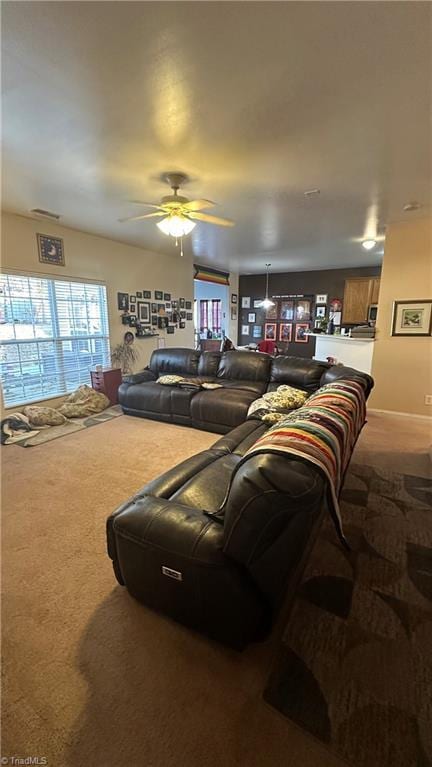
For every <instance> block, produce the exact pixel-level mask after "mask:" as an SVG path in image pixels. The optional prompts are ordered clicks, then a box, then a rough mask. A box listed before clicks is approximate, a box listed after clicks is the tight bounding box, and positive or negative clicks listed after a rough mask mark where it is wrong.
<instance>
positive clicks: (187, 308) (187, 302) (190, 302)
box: [186, 301, 192, 312]
mask: <svg viewBox="0 0 432 767" xmlns="http://www.w3.org/2000/svg"><path fill="white" fill-rule="evenodd" d="M191 309H192V301H186V311H187V312H190V310H191Z"/></svg>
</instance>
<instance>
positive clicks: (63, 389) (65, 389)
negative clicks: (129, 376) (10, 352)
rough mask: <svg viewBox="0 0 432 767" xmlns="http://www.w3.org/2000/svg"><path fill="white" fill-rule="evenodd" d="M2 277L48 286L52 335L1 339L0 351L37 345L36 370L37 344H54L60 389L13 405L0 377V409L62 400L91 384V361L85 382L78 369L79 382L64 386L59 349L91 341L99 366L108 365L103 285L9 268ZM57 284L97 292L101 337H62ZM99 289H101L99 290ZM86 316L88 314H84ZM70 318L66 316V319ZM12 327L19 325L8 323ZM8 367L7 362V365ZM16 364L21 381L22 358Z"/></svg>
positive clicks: (106, 315) (63, 369) (64, 364)
mask: <svg viewBox="0 0 432 767" xmlns="http://www.w3.org/2000/svg"><path fill="white" fill-rule="evenodd" d="M1 275H3V276H5V277H7V278H22V279H26V280H31V279H36V280H41V281H44V282H46V283H47V292H48V301H49V308H50V325H51V335H49V336H47V337H44V338H41V337H33V338H31V337H30V338H21V339H17V338H16V337H15V338H11V339H5V340H0V349H1V348H2V347H7V346H17V347H20V346H23V345H36V348H37V352H38V364H39V367H41V361H40V347H38V344H42V345H43V344H44V343H47V344H52V345H53V355H54V357H55V366H54V367H53V371H52V375H53V376H56V377H57V379H58V381H59V384H61V386H60V385H59V386H58V389H59V390H58V391H57V392H56V393H54V394H50V393H48V392H47V393H44V392H40V393H38V394H37V396H35V397H31V398H29V397H25V398H23V399H19V400H18V399H17V400H14V401H13V402H12V403H11V402H10V401H8V400H7V395H6V394H5V391H4V390H5V379H4V378H3V376H2V375H1V376H0V385H1V389H2V399H3V406H4V408H5V409H6V410H12V409H15V408H20V407H23V406H25V405H31V404H36V403H38V402H45V401H49V400H53V399H59V398H62V397H65V396H67V395H68V394H70V393H71V392H72V391H74V390H75V389H76V388H77V386H78V385H82V384H84V383H87V384H89V385H90V383H91V377H90V370H91V367H92V365H94V364H96V363H92V362H90V364H89V367H88V376H86V380H81V374H82V368H78V369H77V370H76V373H77V377H78V378H79V379H80V380H79V383H75V384H74V385H73V386H71V385H69V386H68V384H67V377H68V375H69V376H70V374H71V373H70V371H68V368H67V364H66V363H65V356H64V351H65V350H64V349H62V346H63V344H65V343H68V342H79V341H85V342H88V343H89V342H92V341H93V342H94V341H100V342H101V348H102V350H101V354H102V363H103V365H104V366H105V365H107V364H108V365H109V364H110V326H109V309H108V291H107V286H106V283H105V282H103V281H100V280H92V279H83V278H78V277H71V276H63V275H62V276H58V275H51V274H44V273H32V272H23V271H21V270H12V269H2V270H1ZM56 283H66V284H67V285H68V286H71V285H83V286H86V287H87V286H88V287H94V288H98V289H99V298H98V307H99V311H100V319H101V325H102V332H101V333H100V334H92V333H89V332H86V333H83V334H82V335H61V332H60V318H59V312H58V304H59V302H60V301H61V300H62V299H61V297H59V296H56ZM101 289H102V290H101ZM30 303H31V304H32V297H31V296H30ZM85 304H86V306H87V304H88V299H87V298H86V299H85ZM73 306H74V303H73V302H72V304H71V307H73ZM87 316H88V315H87ZM68 319H69V317H68ZM70 320H71V321H72V322H73V321H74V320H75V317H74V312H73V308H72V313H71V316H70ZM11 324H13V325H14V326H15V325H17V324H18V323H11ZM89 354H90V355H91V357H93V356H94V355H95V354H96V352H89ZM0 364H1V365H3V363H2V362H1V360H0ZM6 364H7V363H6ZM17 364H18V365H19V368H20V380H21V381H22V379H23V370H22V359H21V358H20V356H19V359H18V362H17ZM43 375H44V374H43V372H42V371H40V373H39V378H40V380H41V381H42V380H43ZM24 387H25V384H23V388H24Z"/></svg>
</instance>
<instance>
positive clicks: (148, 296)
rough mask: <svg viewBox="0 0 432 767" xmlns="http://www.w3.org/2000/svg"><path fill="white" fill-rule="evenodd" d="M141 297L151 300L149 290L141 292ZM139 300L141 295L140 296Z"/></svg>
mask: <svg viewBox="0 0 432 767" xmlns="http://www.w3.org/2000/svg"><path fill="white" fill-rule="evenodd" d="M137 295H138V293H137ZM142 297H143V298H147V299H149V298H151V290H143V292H142ZM140 298H141V294H140Z"/></svg>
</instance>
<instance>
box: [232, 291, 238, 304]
mask: <svg viewBox="0 0 432 767" xmlns="http://www.w3.org/2000/svg"><path fill="white" fill-rule="evenodd" d="M231 303H232V304H236V303H237V293H231Z"/></svg>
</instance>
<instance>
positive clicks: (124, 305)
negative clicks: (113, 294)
mask: <svg viewBox="0 0 432 767" xmlns="http://www.w3.org/2000/svg"><path fill="white" fill-rule="evenodd" d="M117 309H118V310H119V311H121V312H127V311H129V293H117Z"/></svg>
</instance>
